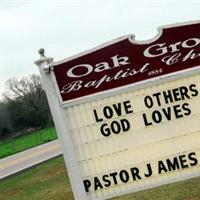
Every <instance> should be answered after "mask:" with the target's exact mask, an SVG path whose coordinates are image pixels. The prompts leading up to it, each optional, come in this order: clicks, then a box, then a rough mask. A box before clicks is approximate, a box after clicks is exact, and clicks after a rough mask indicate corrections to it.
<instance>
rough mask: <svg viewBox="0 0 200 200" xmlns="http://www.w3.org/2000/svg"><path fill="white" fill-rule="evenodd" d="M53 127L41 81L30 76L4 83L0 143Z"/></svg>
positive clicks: (1, 103) (0, 112)
mask: <svg viewBox="0 0 200 200" xmlns="http://www.w3.org/2000/svg"><path fill="white" fill-rule="evenodd" d="M52 124H53V121H52V117H51V114H50V109H49V105H48V102H47V98H46V94H45V91H44V89H43V88H42V82H41V78H40V77H39V76H38V75H36V74H33V75H31V76H28V77H24V78H22V79H21V80H18V79H16V78H12V79H9V80H8V81H7V82H6V92H5V93H4V100H3V101H2V102H0V139H1V140H2V139H6V138H9V137H14V136H19V135H21V134H24V133H25V132H28V131H31V130H34V129H40V128H43V127H46V126H50V125H52Z"/></svg>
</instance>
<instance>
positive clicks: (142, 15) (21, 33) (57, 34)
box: [0, 0, 200, 98]
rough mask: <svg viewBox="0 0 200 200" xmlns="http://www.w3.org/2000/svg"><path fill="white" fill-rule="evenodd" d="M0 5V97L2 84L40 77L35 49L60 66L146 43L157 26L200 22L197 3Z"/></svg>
mask: <svg viewBox="0 0 200 200" xmlns="http://www.w3.org/2000/svg"><path fill="white" fill-rule="evenodd" d="M0 2H1V15H0V33H1V56H0V63H1V93H2V92H4V91H5V81H6V80H8V79H10V78H12V77H16V78H18V79H20V78H22V77H23V76H27V75H30V74H33V73H37V74H39V71H38V69H37V67H36V66H35V64H34V61H35V60H37V59H38V58H39V54H38V49H39V48H44V49H45V54H46V56H49V57H53V58H54V60H55V61H58V60H61V59H65V58H67V57H70V56H73V55H75V54H78V53H81V52H83V51H85V50H88V49H91V48H93V47H95V46H98V45H100V44H102V43H105V42H108V41H110V40H112V39H115V38H118V37H120V36H124V35H128V34H133V35H135V37H136V40H147V39H151V38H153V37H155V36H156V34H157V28H158V27H159V26H163V25H169V24H175V23H179V22H188V21H193V20H200V12H199V10H200V0H198V1H192V0H188V1H186V0H185V1H184V0H182V1H176V0H174V1H170V0H167V1H164V0H163V1H162V0H160V1H153V0H149V1H142V0H140V1H136V0H129V1H128V0H115V1H114V0H98V1H97V0H87V1H85V0H79V1H77V0H73V1H69V0H65V1H64V0H62V1H61V0H57V1H50V0H40V1H39V0H35V1H31V0H26V1H18V0H0ZM1 98H2V97H1Z"/></svg>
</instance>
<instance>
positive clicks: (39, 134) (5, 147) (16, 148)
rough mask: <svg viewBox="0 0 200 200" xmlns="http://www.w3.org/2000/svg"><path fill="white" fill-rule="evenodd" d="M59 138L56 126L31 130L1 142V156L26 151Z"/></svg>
mask: <svg viewBox="0 0 200 200" xmlns="http://www.w3.org/2000/svg"><path fill="white" fill-rule="evenodd" d="M56 138H57V134H56V130H55V128H54V127H49V128H45V129H42V130H39V131H35V132H31V133H29V134H26V135H24V136H21V137H18V138H15V139H9V140H6V141H4V142H2V141H1V142H0V158H4V157H6V156H9V155H12V154H15V153H18V152H20V151H24V150H26V149H29V148H31V147H34V146H37V145H40V144H43V143H46V142H49V141H52V140H54V139H56Z"/></svg>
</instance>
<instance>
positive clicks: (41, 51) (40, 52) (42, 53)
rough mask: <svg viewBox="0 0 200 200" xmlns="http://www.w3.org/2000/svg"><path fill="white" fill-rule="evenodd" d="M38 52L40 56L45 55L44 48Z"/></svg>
mask: <svg viewBox="0 0 200 200" xmlns="http://www.w3.org/2000/svg"><path fill="white" fill-rule="evenodd" d="M38 53H39V54H40V56H41V58H44V57H46V56H45V55H44V53H45V50H44V49H43V48H41V49H39V50H38Z"/></svg>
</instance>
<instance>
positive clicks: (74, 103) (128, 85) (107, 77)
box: [35, 21, 200, 200]
mask: <svg viewBox="0 0 200 200" xmlns="http://www.w3.org/2000/svg"><path fill="white" fill-rule="evenodd" d="M191 30H192V31H191ZM199 33H200V22H199V21H197V22H193V23H185V24H179V25H175V26H167V27H163V28H162V29H161V31H160V35H159V37H156V39H152V40H151V41H148V42H146V43H144V42H143V43H137V42H136V41H134V40H133V39H132V38H133V37H132V36H125V37H122V38H119V39H117V40H115V41H112V42H110V43H107V44H105V45H102V46H100V47H97V48H95V49H93V50H91V51H88V52H85V53H83V54H79V55H77V56H74V57H71V58H69V59H66V60H63V61H60V62H53V59H52V58H46V57H45V56H44V50H40V54H41V59H39V60H38V61H36V62H35V63H36V64H37V66H38V67H39V70H40V73H41V76H42V80H43V85H44V88H45V91H46V94H47V98H48V102H49V105H50V108H51V112H52V116H53V119H54V122H55V126H56V130H57V133H58V137H59V139H60V141H61V147H62V151H63V156H64V159H65V163H66V166H67V170H68V174H69V177H70V181H71V185H72V189H73V193H74V197H75V199H78V200H90V199H108V198H111V197H114V196H119V195H123V194H127V193H131V192H136V191H140V190H144V189H148V188H153V187H156V186H160V185H163V184H168V183H173V182H177V181H181V180H185V179H189V178H192V177H197V176H200V106H199V105H200V37H199Z"/></svg>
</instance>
